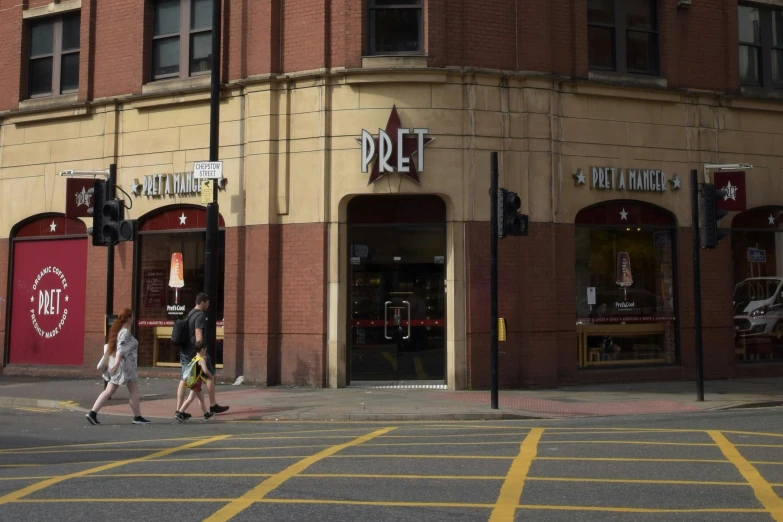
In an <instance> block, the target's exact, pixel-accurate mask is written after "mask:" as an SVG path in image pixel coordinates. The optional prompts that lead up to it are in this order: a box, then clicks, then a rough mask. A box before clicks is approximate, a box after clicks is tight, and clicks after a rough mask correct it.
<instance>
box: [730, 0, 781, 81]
mask: <svg viewBox="0 0 783 522" xmlns="http://www.w3.org/2000/svg"><path fill="white" fill-rule="evenodd" d="M737 15H738V30H739V69H740V82H741V83H742V85H748V86H755V87H763V88H765V89H773V88H780V87H783V11H781V10H777V9H769V8H766V7H751V6H746V5H741V6H739V7H738V8H737Z"/></svg>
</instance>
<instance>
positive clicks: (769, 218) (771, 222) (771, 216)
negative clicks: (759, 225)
mask: <svg viewBox="0 0 783 522" xmlns="http://www.w3.org/2000/svg"><path fill="white" fill-rule="evenodd" d="M767 220H768V221H769V224H770V225H774V224H775V216H773V215H772V214H770V215H769V217H768V218H767Z"/></svg>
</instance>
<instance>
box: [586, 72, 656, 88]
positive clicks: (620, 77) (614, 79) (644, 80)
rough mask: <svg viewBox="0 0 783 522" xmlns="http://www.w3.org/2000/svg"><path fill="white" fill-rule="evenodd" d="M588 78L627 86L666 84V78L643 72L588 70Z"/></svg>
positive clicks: (654, 86)
mask: <svg viewBox="0 0 783 522" xmlns="http://www.w3.org/2000/svg"><path fill="white" fill-rule="evenodd" d="M588 79H589V80H591V81H595V82H603V83H613V84H615V85H623V86H628V87H653V88H658V89H665V88H666V87H667V86H668V82H667V81H666V78H661V77H659V76H647V75H644V74H628V73H618V72H612V71H590V72H589V73H588Z"/></svg>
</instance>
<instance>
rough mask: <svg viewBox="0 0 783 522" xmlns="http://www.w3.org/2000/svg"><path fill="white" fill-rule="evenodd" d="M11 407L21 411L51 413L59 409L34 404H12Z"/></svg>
mask: <svg viewBox="0 0 783 522" xmlns="http://www.w3.org/2000/svg"><path fill="white" fill-rule="evenodd" d="M11 409H13V410H20V411H31V412H33V413H51V412H53V411H59V410H55V409H53V408H33V407H32V406H11Z"/></svg>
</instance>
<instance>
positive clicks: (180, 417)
mask: <svg viewBox="0 0 783 522" xmlns="http://www.w3.org/2000/svg"><path fill="white" fill-rule="evenodd" d="M174 418H175V419H177V420H178V421H180V422H185V421H186V420H188V419H187V417H185V414H184V413H182V412H181V411H178V412H177V413H175V414H174Z"/></svg>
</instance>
